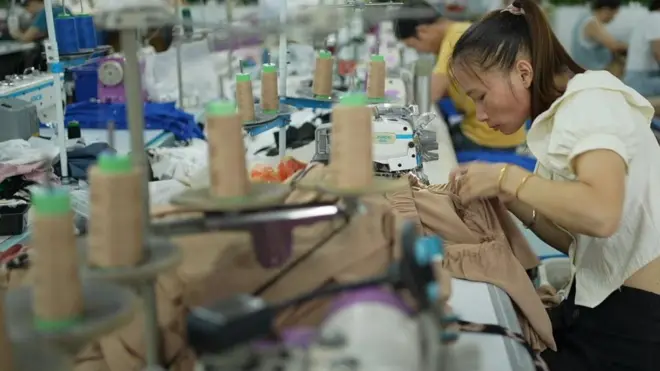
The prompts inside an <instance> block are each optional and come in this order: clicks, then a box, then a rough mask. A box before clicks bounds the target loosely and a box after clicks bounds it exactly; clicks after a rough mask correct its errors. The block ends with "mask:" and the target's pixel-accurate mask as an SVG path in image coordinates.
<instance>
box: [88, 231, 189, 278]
mask: <svg viewBox="0 0 660 371" xmlns="http://www.w3.org/2000/svg"><path fill="white" fill-rule="evenodd" d="M87 249H88V245H87V238H79V239H78V252H79V253H80V258H81V261H87ZM181 259H183V255H182V254H181V251H180V250H179V248H178V247H176V246H175V245H174V244H173V243H172V242H171V241H170V240H169V239H167V238H163V237H151V238H149V240H148V243H147V246H146V252H145V257H144V261H143V262H142V263H141V264H140V265H138V266H135V267H116V268H96V267H90V266H85V267H84V268H83V275H84V276H83V277H84V278H90V279H93V280H102V281H107V282H113V283H117V284H121V285H131V284H140V283H143V282H145V281H150V280H153V279H155V278H156V277H157V276H158V275H160V274H161V273H163V272H165V271H167V270H169V269H171V268H173V267H175V266H177V265H178V264H179V263H181Z"/></svg>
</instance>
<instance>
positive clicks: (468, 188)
mask: <svg viewBox="0 0 660 371" xmlns="http://www.w3.org/2000/svg"><path fill="white" fill-rule="evenodd" d="M504 166H506V164H490V163H484V162H471V163H469V164H467V165H465V166H463V167H462V169H461V171H460V174H461V175H460V176H461V179H462V181H463V184H462V185H461V189H460V192H459V196H460V198H461V201H462V202H463V203H468V202H471V201H473V200H476V199H483V198H493V197H497V196H499V195H500V193H501V192H502V190H501V189H500V185H499V178H500V174H501V173H502V169H503V168H504Z"/></svg>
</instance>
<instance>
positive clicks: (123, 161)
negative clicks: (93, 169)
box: [99, 153, 133, 174]
mask: <svg viewBox="0 0 660 371" xmlns="http://www.w3.org/2000/svg"><path fill="white" fill-rule="evenodd" d="M99 170H101V172H102V173H106V174H124V173H128V172H130V171H131V170H133V161H131V158H130V157H129V156H127V155H119V154H115V153H104V154H101V156H99Z"/></svg>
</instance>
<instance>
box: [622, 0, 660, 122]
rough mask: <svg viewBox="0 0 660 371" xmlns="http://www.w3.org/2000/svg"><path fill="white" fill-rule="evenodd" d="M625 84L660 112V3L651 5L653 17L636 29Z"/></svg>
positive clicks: (632, 39)
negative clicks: (645, 98)
mask: <svg viewBox="0 0 660 371" xmlns="http://www.w3.org/2000/svg"><path fill="white" fill-rule="evenodd" d="M624 82H625V83H626V84H628V86H630V87H631V88H633V89H635V90H637V92H639V93H640V94H642V95H643V96H645V97H647V98H649V99H650V100H651V103H653V105H654V106H655V107H656V112H658V109H660V0H653V1H652V2H651V3H650V4H649V14H648V15H647V16H646V18H644V19H643V20H642V21H641V22H639V23H638V24H637V26H636V27H635V28H634V29H633V32H632V36H631V37H630V52H629V53H628V60H627V62H626V73H625V75H624ZM654 101H658V102H654Z"/></svg>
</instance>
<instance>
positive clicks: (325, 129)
mask: <svg viewBox="0 0 660 371" xmlns="http://www.w3.org/2000/svg"><path fill="white" fill-rule="evenodd" d="M373 110H374V119H373V131H374V136H373V143H374V171H375V172H376V173H377V174H378V175H380V176H385V177H395V178H398V177H400V176H402V175H404V174H407V173H410V172H413V173H414V174H415V175H417V176H418V177H419V178H420V179H422V180H423V181H425V182H428V180H427V178H426V175H425V174H424V169H423V165H422V157H421V143H420V135H421V133H422V130H423V129H424V128H426V127H427V126H428V125H429V124H430V123H431V122H432V120H433V119H434V118H435V115H434V114H432V113H424V114H420V113H419V112H418V111H417V106H408V107H403V106H394V105H390V104H382V105H376V106H374V107H373ZM331 132H332V124H322V125H319V127H318V128H317V129H316V134H315V140H316V154H315V155H314V161H318V162H327V161H329V160H330V134H331Z"/></svg>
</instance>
